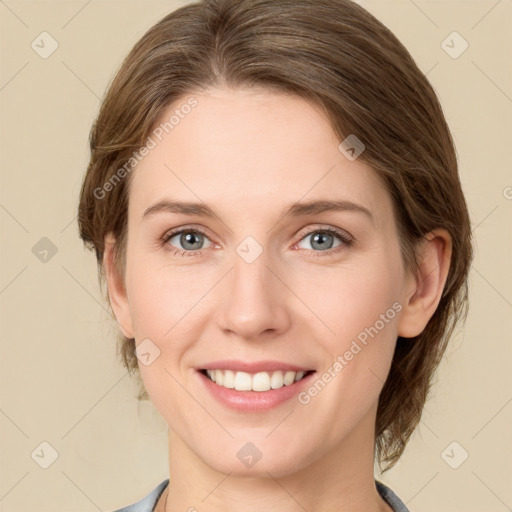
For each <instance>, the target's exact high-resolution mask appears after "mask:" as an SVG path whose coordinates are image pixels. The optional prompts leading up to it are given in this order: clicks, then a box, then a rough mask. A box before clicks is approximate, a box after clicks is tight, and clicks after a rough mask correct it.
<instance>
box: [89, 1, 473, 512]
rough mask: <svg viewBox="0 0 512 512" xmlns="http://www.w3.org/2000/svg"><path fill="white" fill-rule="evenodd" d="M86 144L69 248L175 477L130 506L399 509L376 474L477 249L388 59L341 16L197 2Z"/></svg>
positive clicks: (154, 41)
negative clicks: (162, 434)
mask: <svg viewBox="0 0 512 512" xmlns="http://www.w3.org/2000/svg"><path fill="white" fill-rule="evenodd" d="M90 143H91V160H90V164H89V167H88V170H87V174H86V176H85V179H84V183H83V187H82V192H81V197H80V205H79V227H80V235H81V238H82V239H83V240H84V242H86V243H87V245H88V246H89V247H91V248H94V250H95V252H96V256H97V260H98V264H99V268H100V271H101V276H102V277H103V278H104V279H105V281H106V283H107V286H108V300H109V303H110V305H111V307H112V310H113V313H114V315H115V317H116V318H117V321H118V322H119V326H120V331H121V333H122V338H121V340H120V351H121V355H122V360H123V363H124V364H125V366H126V367H127V369H128V370H129V371H131V372H134V373H135V375H136V376H137V378H139V383H140V390H141V391H140V395H139V398H140V399H147V398H150V399H151V400H152V402H153V403H154V405H155V407H156V408H157V409H158V411H159V412H160V413H161V414H162V417H163V418H164V419H165V421H166V422H167V424H168V426H169V430H168V433H169V435H168V439H169V450H168V455H169V479H166V480H165V481H163V482H161V483H160V484H159V485H158V486H157V487H156V488H155V489H154V490H153V491H152V492H151V493H150V494H149V495H148V496H146V497H145V498H144V499H143V500H141V501H140V502H138V503H136V504H134V505H132V506H130V507H127V508H124V509H122V510H126V511H131V512H136V511H137V512H140V511H153V510H154V511H158V512H164V511H165V512H171V511H175V510H190V511H192V510H199V511H202V510H208V511H218V510H231V509H233V510H235V509H236V510H244V511H252V510H261V509H263V508H264V509H266V510H279V511H281V512H282V511H285V512H286V511H296V510H299V509H303V510H308V511H315V512H316V511H320V512H322V511H328V510H338V511H356V510H357V511H359V510H360V511H365V512H384V511H386V512H389V511H400V512H406V511H407V510H408V509H407V507H406V505H405V504H404V503H403V502H402V501H401V500H400V498H399V497H398V496H397V495H396V494H395V493H394V492H393V491H392V490H391V489H390V488H389V487H387V486H385V485H384V484H383V483H382V482H380V481H378V480H376V479H375V478H374V474H373V467H374V459H375V457H376V458H377V461H378V462H379V464H380V465H381V468H382V467H384V470H387V469H389V468H391V467H392V466H393V465H394V464H395V463H396V462H397V460H398V459H399V457H400V456H401V454H402V452H403V450H404V448H405V446H406V443H407V441H408V439H409V438H410V436H411V434H412V432H413V431H414V429H415V427H416V426H417V424H418V422H419V420H420V417H421V412H422V408H423V406H424V404H425V401H426V398H427V393H428V390H429V388H430V380H431V376H432V374H433V372H434V370H435V369H436V367H437V365H438V364H439V361H440V358H441V357H442V355H443V352H444V350H445V347H446V344H447V342H448V340H449V338H450V336H451V334H452V331H453V328H454V326H455V324H456V323H457V321H458V320H459V319H460V318H462V317H464V318H465V315H466V314H467V276H468V271H469V267H470V263H471V259H472V242H471V230H470V223H469V216H468V212H467V207H466V202H465V199H464V196H463V193H462V190H461V186H460V181H459V176H458V170H457V160H456V154H455V149H454V146H453V141H452V138H451V135H450V131H449V129H448V127H447V124H446V121H445V119H444V116H443V113H442V109H441V107H440V105H439V102H438V99H437V97H436V95H435V93H434V91H433V89H432V87H431V86H430V84H429V83H428V81H427V79H426V78H425V76H424V75H423V74H422V73H421V71H420V70H419V69H418V67H417V66H416V64H415V63H414V61H413V60H412V58H411V56H410V55H409V53H408V52H407V50H406V49H405V48H404V47H403V45H402V44H401V43H400V42H399V41H398V40H397V39H396V37H395V36H394V35H393V34H392V33H391V32H390V31H389V30H388V29H387V28H386V27H384V26H383V25H382V24H381V23H380V22H379V21H378V20H376V19H375V18H374V17H373V16H372V15H370V14H369V13H368V12H367V11H365V10H364V9H363V8H362V7H360V6H359V5H357V4H355V3H353V2H350V1H347V0H301V2H296V1H291V0H272V1H268V0H242V1H234V0H205V1H203V2H200V3H196V4H190V5H187V6H185V7H182V8H180V9H178V10H177V11H175V12H173V13H171V14H169V15H168V16H166V17H165V18H164V19H162V20H161V21H160V22H159V23H157V24H156V25H155V26H154V27H152V28H151V29H150V30H149V31H148V32H147V33H146V34H145V35H144V36H143V37H142V39H141V40H140V41H139V42H138V43H137V44H136V45H135V47H134V48H133V50H132V51H131V53H130V54H129V55H128V57H127V58H126V60H125V62H124V63H123V65H122V67H121V69H120V70H119V71H118V73H117V75H116V77H115V79H114V80H113V82H112V84H111V85H110V88H109V90H108V93H107V95H106V97H105V100H104V102H103V104H102V107H101V110H100V113H99V115H98V118H97V120H96V122H95V124H94V127H93V129H92V131H91V140H90ZM324 246H325V247H324Z"/></svg>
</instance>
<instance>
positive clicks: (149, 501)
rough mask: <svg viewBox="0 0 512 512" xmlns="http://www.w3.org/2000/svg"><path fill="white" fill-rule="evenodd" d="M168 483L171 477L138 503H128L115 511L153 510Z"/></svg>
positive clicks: (139, 511)
mask: <svg viewBox="0 0 512 512" xmlns="http://www.w3.org/2000/svg"><path fill="white" fill-rule="evenodd" d="M168 483H169V479H167V480H164V481H163V482H162V483H161V484H159V485H158V486H157V487H155V488H154V489H153V490H152V491H151V492H150V493H149V494H148V495H147V496H145V497H144V498H142V499H141V500H140V501H138V502H137V503H134V504H133V505H128V506H126V507H123V508H120V509H118V510H114V511H113V512H152V511H153V509H154V507H155V505H156V503H157V501H158V498H160V496H161V495H162V492H163V491H164V489H165V488H166V487H167V484H168Z"/></svg>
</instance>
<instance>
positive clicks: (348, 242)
mask: <svg viewBox="0 0 512 512" xmlns="http://www.w3.org/2000/svg"><path fill="white" fill-rule="evenodd" d="M317 232H318V233H327V234H330V235H334V236H335V237H337V238H338V239H339V240H340V241H341V242H343V245H340V246H338V247H335V248H334V249H328V250H325V251H314V250H313V249H302V250H307V251H308V252H312V253H313V256H314V257H324V256H330V255H333V254H335V253H337V252H339V251H340V250H342V249H344V248H349V247H351V246H352V245H353V243H354V240H353V239H352V238H349V237H348V236H347V235H346V234H344V233H343V232H342V231H339V230H337V229H335V228H314V229H311V230H310V231H308V232H307V233H305V234H304V235H303V236H302V238H301V239H300V240H299V242H300V241H302V240H303V239H304V238H306V237H308V236H309V235H312V234H313V233H317ZM181 233H194V234H200V235H203V236H205V237H206V238H208V236H207V234H206V233H204V232H203V231H201V230H200V229H194V228H180V229H176V230H174V231H168V232H167V233H165V234H164V236H163V237H162V239H161V245H162V247H163V249H164V250H165V251H167V252H173V251H174V254H173V255H174V256H177V255H178V256H180V257H190V256H200V255H201V254H202V252H203V249H199V250H197V251H186V250H182V249H176V248H174V247H172V246H170V245H169V244H168V242H169V240H170V239H171V238H174V237H175V236H176V235H180V234H181Z"/></svg>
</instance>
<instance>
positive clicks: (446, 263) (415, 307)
mask: <svg viewBox="0 0 512 512" xmlns="http://www.w3.org/2000/svg"><path fill="white" fill-rule="evenodd" d="M425 238H426V240H425V241H424V242H423V243H422V245H421V247H420V248H419V254H418V260H419V269H418V275H416V276H410V279H409V280H408V281H407V285H406V289H405V290H404V295H403V302H402V304H403V311H402V314H401V316H400V319H399V321H398V335H399V336H401V337H403V338H413V337H415V336H418V335H419V334H421V333H422V332H423V330H424V329H425V327H426V325H427V323H428V321H429V320H430V318H431V317H432V315H433V314H434V313H435V311H436V309H437V306H438V304H439V301H440V300H441V296H442V294H443V289H444V286H445V284H446V279H447V277H448V271H449V268H450V260H451V254H452V240H451V236H450V234H449V233H448V231H447V230H445V229H436V230H433V231H431V232H430V233H428V234H427V235H426V237H425ZM411 285H412V286H411Z"/></svg>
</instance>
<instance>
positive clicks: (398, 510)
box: [375, 479, 411, 512]
mask: <svg viewBox="0 0 512 512" xmlns="http://www.w3.org/2000/svg"><path fill="white" fill-rule="evenodd" d="M375 487H377V491H378V492H379V494H380V495H381V496H382V498H383V499H384V501H385V502H386V503H387V504H388V505H389V506H390V507H391V508H392V509H393V512H411V511H410V510H409V509H408V508H407V507H406V506H405V504H404V502H403V501H402V500H401V499H400V498H399V497H398V496H397V495H396V494H395V493H394V491H393V490H392V489H391V488H390V487H388V486H387V485H386V484H384V483H383V482H379V481H378V480H377V479H375Z"/></svg>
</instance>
